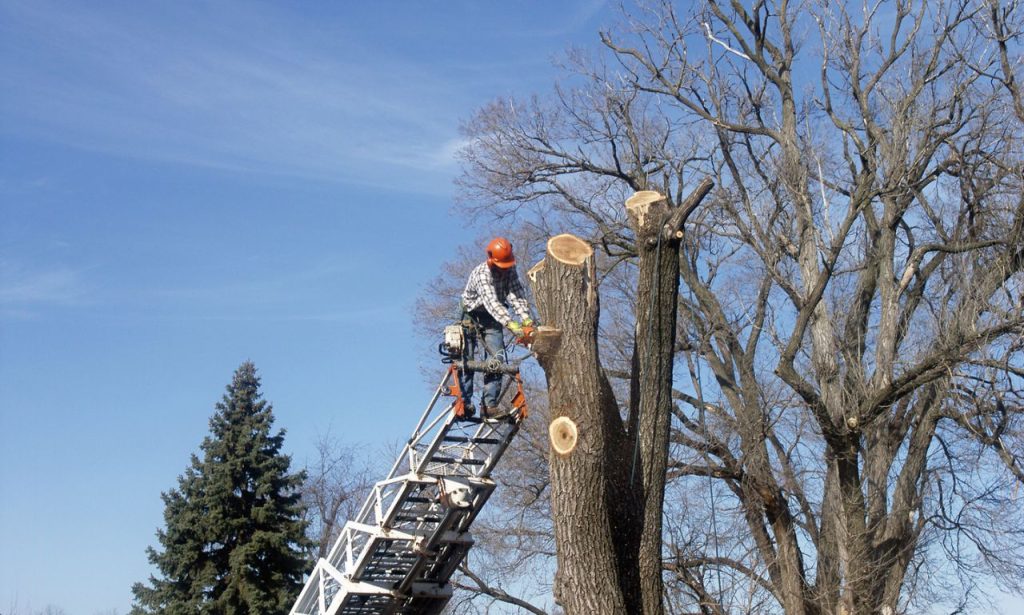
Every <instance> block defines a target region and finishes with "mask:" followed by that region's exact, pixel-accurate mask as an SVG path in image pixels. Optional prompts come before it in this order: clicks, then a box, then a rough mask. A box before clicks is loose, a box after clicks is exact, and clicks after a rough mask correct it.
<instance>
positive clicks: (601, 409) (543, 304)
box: [529, 235, 640, 615]
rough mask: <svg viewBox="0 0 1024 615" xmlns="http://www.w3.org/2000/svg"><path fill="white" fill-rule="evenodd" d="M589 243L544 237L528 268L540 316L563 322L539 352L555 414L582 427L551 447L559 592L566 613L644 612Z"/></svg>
mask: <svg viewBox="0 0 1024 615" xmlns="http://www.w3.org/2000/svg"><path fill="white" fill-rule="evenodd" d="M593 259H594V254H593V250H592V249H591V248H590V246H589V245H587V244H586V243H585V242H584V241H582V240H581V239H579V238H577V237H574V236H572V235H558V236H557V237H553V238H552V239H551V240H550V241H548V246H547V256H546V257H545V259H544V260H543V261H541V262H540V263H539V264H537V265H536V266H535V267H534V268H533V269H531V270H530V272H529V278H530V282H531V285H532V287H533V293H534V297H535V299H536V301H537V311H538V314H539V316H540V320H541V322H543V323H544V324H545V325H547V326H550V327H554V328H556V329H559V330H560V331H561V333H562V339H561V345H560V347H559V349H558V351H557V352H556V353H554V354H538V360H539V361H540V364H541V366H542V367H543V368H544V372H545V374H546V376H547V383H548V395H549V400H550V407H551V418H552V420H556V419H558V418H559V417H565V418H567V419H568V420H570V421H572V423H573V424H574V425H575V426H576V432H577V441H576V443H575V446H574V447H573V448H572V450H571V451H570V452H568V453H566V454H559V453H557V452H555V451H554V450H552V452H551V457H550V463H551V506H552V516H553V517H554V527H555V542H556V545H557V547H556V548H557V555H558V573H557V576H556V578H555V599H556V600H557V601H558V602H559V604H561V605H562V607H563V608H564V609H565V612H566V613H567V614H568V615H576V614H581V615H582V614H584V613H586V614H591V613H609V614H618V613H622V614H633V613H638V612H640V606H639V598H640V588H639V577H638V569H637V566H636V562H635V557H636V551H635V544H636V538H635V524H632V523H631V519H630V514H629V512H628V505H627V503H626V502H625V501H624V500H623V498H624V497H625V494H626V492H627V488H626V487H627V486H626V484H625V482H626V480H627V477H626V476H625V472H624V468H625V467H626V464H627V463H628V461H629V453H628V451H627V450H626V446H625V433H624V430H623V426H622V421H621V419H620V418H619V411H618V406H617V404H616V403H615V398H614V396H613V395H612V391H611V387H610V385H609V384H608V380H607V378H606V377H605V375H604V373H603V372H602V371H601V364H600V361H599V358H598V350H597V320H598V314H599V305H598V296H597V281H596V279H595V269H594V261H593Z"/></svg>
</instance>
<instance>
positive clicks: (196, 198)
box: [0, 0, 609, 615]
mask: <svg viewBox="0 0 1024 615" xmlns="http://www.w3.org/2000/svg"><path fill="white" fill-rule="evenodd" d="M608 19H609V14H608V12H607V11H606V9H605V6H604V5H603V3H601V2H583V1H578V2H577V1H574V2H566V3H558V4H557V5H552V4H551V3H541V2H527V3H514V4H513V3H502V2H445V3H440V2H430V3H428V2H381V3H369V2H365V3H360V2H350V3H341V2H320V3H291V2H276V3H270V2H232V1H217V2H163V3H157V2H137V1H126V2H90V3H83V2H71V1H58V2H50V1H40V0H31V1H24V2H10V1H7V0H2V1H0V92H2V94H0V612H3V613H5V614H6V613H8V611H9V610H11V609H16V610H19V611H21V612H28V611H29V609H33V610H39V609H42V608H43V607H44V606H46V605H48V604H52V605H57V606H60V607H62V608H64V609H65V610H66V611H67V612H68V614H69V615H96V614H97V613H99V612H101V611H109V610H111V609H117V610H118V611H119V612H120V613H122V614H123V613H125V612H126V611H127V610H128V607H129V605H130V602H131V594H130V586H131V584H132V583H133V582H136V581H141V580H144V579H145V578H146V577H147V575H148V574H149V573H150V568H149V565H148V563H147V561H146V556H145V548H146V546H147V545H151V544H153V543H154V542H155V537H154V532H155V530H156V529H157V527H159V526H161V525H162V522H163V521H162V512H163V506H162V502H161V500H160V492H161V491H164V490H167V489H169V488H171V487H173V486H174V485H175V480H176V477H177V476H178V475H179V474H180V473H181V472H182V471H183V470H184V469H185V467H186V465H187V464H188V459H189V454H190V453H192V452H193V451H195V450H196V449H197V447H198V445H199V443H200V441H201V440H202V438H203V436H204V435H205V434H206V433H207V430H208V423H207V421H208V418H209V416H210V414H211V413H212V412H213V406H214V404H215V403H216V402H217V401H218V400H219V399H220V396H221V394H222V392H223V388H224V386H225V385H226V384H227V383H228V382H229V381H230V378H231V374H232V372H233V371H234V369H235V368H236V367H238V365H239V364H241V363H242V362H243V361H244V360H246V359H251V360H253V361H254V362H255V363H256V365H257V367H258V368H259V370H260V372H261V374H262V377H263V392H264V395H265V397H266V398H267V399H268V400H270V401H271V402H272V403H273V404H274V408H275V413H276V416H277V425H278V426H279V427H283V428H285V429H287V430H288V436H287V438H286V447H287V449H288V451H289V452H290V453H292V454H293V456H294V459H295V461H296V464H297V465H301V464H302V463H303V462H304V460H305V458H306V456H307V455H311V454H312V449H313V444H314V441H315V439H316V437H317V435H318V434H321V433H323V432H325V431H327V430H328V429H329V430H331V431H332V432H333V433H334V434H335V435H337V436H340V437H341V438H343V439H344V440H345V441H347V442H352V443H360V444H362V445H363V446H365V448H366V450H367V451H368V453H369V452H372V451H376V450H377V449H379V448H381V447H382V446H385V445H387V444H388V443H391V442H393V441H395V440H397V439H399V438H404V437H405V436H407V432H408V431H409V430H411V428H412V427H413V424H414V421H415V419H416V418H418V416H419V413H420V412H421V411H422V408H423V406H424V405H425V404H426V402H427V400H428V397H429V394H430V392H431V391H430V390H429V389H430V387H429V385H427V384H425V383H424V379H423V377H422V375H421V371H420V368H421V367H422V363H423V361H424V357H425V356H428V353H427V350H428V349H427V348H426V347H425V346H426V342H424V337H423V336H420V335H417V334H416V332H414V331H413V325H412V323H411V314H412V310H413V303H414V301H415V299H416V297H417V295H418V293H420V292H421V291H422V289H423V287H424V285H425V284H427V283H428V282H429V281H430V280H431V278H433V277H434V276H435V275H436V274H437V272H438V271H439V268H440V267H441V265H442V264H443V262H444V261H445V260H447V259H451V258H453V257H454V256H455V255H456V252H457V249H458V247H459V246H460V245H466V244H467V243H469V242H471V241H472V240H473V239H474V238H475V237H477V236H478V235H480V234H482V233H486V232H488V231H489V229H469V228H466V227H465V226H464V225H462V224H461V222H460V221H459V220H457V219H455V218H454V217H453V216H452V214H451V203H452V197H453V190H454V187H453V185H452V179H453V178H454V176H455V175H456V173H457V171H458V169H457V165H456V163H455V161H454V159H453V153H454V151H455V150H456V149H457V148H458V146H459V144H460V136H459V131H458V126H459V122H460V121H461V120H465V119H467V118H468V117H469V115H470V114H471V113H472V111H473V110H475V109H476V108H478V107H479V106H481V105H483V104H484V103H486V102H487V101H489V100H490V99H492V98H494V97H496V96H499V95H504V94H516V95H528V94H529V93H531V92H536V91H545V90H548V89H549V88H550V85H551V84H552V82H553V80H554V79H555V73H556V71H555V70H554V69H553V68H552V59H553V58H555V57H556V56H557V55H558V54H559V53H560V52H562V51H563V50H564V49H565V48H566V47H567V46H568V45H570V44H592V43H594V42H596V40H597V36H596V32H597V29H598V27H599V26H601V25H602V24H603V23H606V21H607V20H608ZM494 230H498V231H500V229H494ZM390 462H391V460H390V459H386V460H382V461H381V465H382V466H385V465H389V464H390Z"/></svg>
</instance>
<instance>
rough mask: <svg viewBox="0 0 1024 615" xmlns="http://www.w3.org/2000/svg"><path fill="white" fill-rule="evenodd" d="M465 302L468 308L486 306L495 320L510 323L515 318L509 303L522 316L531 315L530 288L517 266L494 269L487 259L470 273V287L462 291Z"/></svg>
mask: <svg viewBox="0 0 1024 615" xmlns="http://www.w3.org/2000/svg"><path fill="white" fill-rule="evenodd" d="M462 305H463V307H464V308H465V310H466V311H467V312H472V311H473V310H475V309H477V308H479V307H480V306H483V307H484V309H486V310H487V312H488V313H489V314H490V315H491V316H493V317H494V320H497V321H498V322H500V323H501V324H502V326H506V327H507V326H508V323H510V322H512V318H511V317H509V315H508V309H507V308H506V306H508V305H511V306H512V308H513V309H514V310H515V311H516V313H517V314H519V316H520V319H521V320H525V319H527V318H529V317H530V306H529V305H528V304H527V303H526V291H525V290H524V289H523V285H522V283H521V282H520V281H519V274H518V273H516V268H515V267H512V268H510V269H505V270H499V273H492V272H491V268H490V267H488V266H487V263H480V264H479V265H477V267H476V268H475V269H473V273H471V274H469V282H467V283H466V290H464V291H462Z"/></svg>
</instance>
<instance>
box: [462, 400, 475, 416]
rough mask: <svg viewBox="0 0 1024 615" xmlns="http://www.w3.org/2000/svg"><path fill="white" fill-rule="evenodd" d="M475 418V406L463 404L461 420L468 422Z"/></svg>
mask: <svg viewBox="0 0 1024 615" xmlns="http://www.w3.org/2000/svg"><path fill="white" fill-rule="evenodd" d="M474 416H476V407H475V406H474V405H473V404H467V403H463V404H462V416H461V417H460V418H461V419H462V420H467V419H471V418H473V417H474Z"/></svg>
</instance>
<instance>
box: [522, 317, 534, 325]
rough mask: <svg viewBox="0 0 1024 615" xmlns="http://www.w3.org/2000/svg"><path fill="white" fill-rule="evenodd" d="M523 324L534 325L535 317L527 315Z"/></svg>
mask: <svg viewBox="0 0 1024 615" xmlns="http://www.w3.org/2000/svg"><path fill="white" fill-rule="evenodd" d="M523 326H524V327H532V326H533V319H532V318H530V317H529V316H527V317H526V319H525V320H524V321H523Z"/></svg>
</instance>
